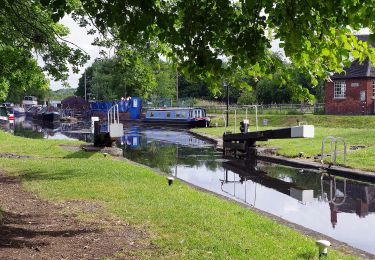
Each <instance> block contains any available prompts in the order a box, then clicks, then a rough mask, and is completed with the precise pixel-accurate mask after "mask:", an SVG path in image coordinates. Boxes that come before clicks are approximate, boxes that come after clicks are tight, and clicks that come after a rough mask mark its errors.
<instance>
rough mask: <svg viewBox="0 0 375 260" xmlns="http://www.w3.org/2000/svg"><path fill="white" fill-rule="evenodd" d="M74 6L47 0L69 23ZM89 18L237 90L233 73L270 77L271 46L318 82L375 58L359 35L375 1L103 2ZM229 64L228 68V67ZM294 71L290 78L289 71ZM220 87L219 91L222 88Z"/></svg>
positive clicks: (370, 23)
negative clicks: (354, 61) (157, 45)
mask: <svg viewBox="0 0 375 260" xmlns="http://www.w3.org/2000/svg"><path fill="white" fill-rule="evenodd" d="M67 3H69V1H68V0H65V1H64V0H61V1H54V0H43V4H44V6H46V7H47V8H49V9H51V10H53V11H54V14H56V15H57V16H60V17H62V16H63V14H64V13H65V12H67V11H69V8H67V7H66V6H67ZM81 3H82V7H83V11H84V12H85V13H86V14H87V16H88V17H89V19H92V20H93V21H94V22H95V25H96V26H97V28H98V29H99V30H100V31H102V32H105V31H106V30H107V28H113V29H114V30H115V31H116V32H117V33H118V37H119V38H121V39H122V40H125V41H127V42H128V43H130V44H138V45H142V46H144V45H146V43H148V42H150V41H159V42H162V43H164V44H165V47H166V49H165V55H167V56H168V57H170V58H172V59H174V60H176V61H178V63H179V68H181V69H182V68H185V69H186V70H187V71H189V72H190V74H193V75H200V76H204V77H206V78H209V79H210V80H213V79H216V80H218V81H221V80H222V79H223V78H224V79H227V80H228V81H230V83H232V84H233V82H231V81H234V80H235V78H232V74H231V71H232V70H233V69H242V70H245V71H246V72H247V73H248V75H250V76H264V75H265V74H269V73H270V72H269V68H270V63H271V62H272V59H269V55H270V54H269V51H268V49H269V48H270V46H271V45H270V43H271V41H272V40H273V39H278V40H280V42H281V44H280V46H281V47H283V48H284V50H285V54H286V56H287V57H288V58H289V59H290V60H291V61H292V63H293V64H295V65H296V66H298V67H301V68H305V69H306V70H307V71H308V72H309V74H310V75H311V77H312V82H313V83H314V85H316V84H317V79H316V77H325V76H327V75H328V74H329V72H331V71H339V72H340V71H342V68H343V65H348V64H349V62H350V55H351V57H353V58H358V59H360V60H361V61H362V60H364V59H365V57H366V56H369V57H370V59H371V61H372V62H375V51H374V49H370V48H369V46H368V44H367V43H365V42H361V41H359V40H358V38H356V37H354V36H353V35H352V30H351V29H354V30H358V29H360V28H363V27H368V28H370V29H374V28H375V17H374V15H373V13H374V10H375V1H373V0H369V1H322V0H295V1H271V0H264V1H254V0H240V1H228V0H219V1H218V0H194V1H179V0H175V1H155V0H154V1H130V0H123V1H103V0H81ZM223 57H225V59H226V63H227V65H228V66H223ZM286 72H288V71H286ZM215 86H216V87H218V86H219V84H216V85H215Z"/></svg>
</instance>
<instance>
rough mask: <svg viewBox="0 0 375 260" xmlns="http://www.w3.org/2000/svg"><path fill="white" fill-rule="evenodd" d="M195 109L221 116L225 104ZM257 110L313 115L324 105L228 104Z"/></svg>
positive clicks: (242, 108)
mask: <svg viewBox="0 0 375 260" xmlns="http://www.w3.org/2000/svg"><path fill="white" fill-rule="evenodd" d="M194 106H195V107H201V108H204V109H206V111H207V112H208V113H210V114H222V113H223V111H226V110H227V107H226V105H225V104H222V105H212V106H211V105H209V106H206V105H194ZM255 107H256V108H257V110H258V111H257V112H258V114H267V113H270V114H273V113H274V114H293V113H296V114H313V113H318V112H322V111H324V107H325V106H324V103H316V104H254V105H237V104H230V110H231V111H234V110H237V113H239V111H243V112H245V110H246V109H248V112H249V113H255V111H254V110H252V109H251V108H255ZM151 108H157V107H155V106H144V107H143V110H144V111H146V110H148V109H151Z"/></svg>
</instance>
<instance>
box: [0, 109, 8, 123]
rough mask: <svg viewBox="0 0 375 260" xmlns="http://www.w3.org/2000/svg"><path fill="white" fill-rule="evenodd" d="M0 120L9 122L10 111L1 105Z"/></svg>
mask: <svg viewBox="0 0 375 260" xmlns="http://www.w3.org/2000/svg"><path fill="white" fill-rule="evenodd" d="M0 121H1V122H8V121H9V119H8V111H7V108H6V107H5V106H0Z"/></svg>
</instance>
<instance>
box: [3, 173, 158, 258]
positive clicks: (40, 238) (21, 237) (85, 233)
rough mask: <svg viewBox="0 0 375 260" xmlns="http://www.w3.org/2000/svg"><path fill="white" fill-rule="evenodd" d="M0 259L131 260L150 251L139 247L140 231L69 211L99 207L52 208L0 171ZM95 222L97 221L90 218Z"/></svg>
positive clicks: (74, 204)
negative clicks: (82, 217) (108, 259)
mask: <svg viewBox="0 0 375 260" xmlns="http://www.w3.org/2000/svg"><path fill="white" fill-rule="evenodd" d="M0 207H1V209H2V210H3V211H4V214H3V218H2V219H1V220H0V259H100V258H102V257H104V256H109V257H111V258H116V259H123V258H126V259H129V258H130V259H132V258H133V259H134V258H137V257H136V256H137V255H139V254H137V252H139V251H153V250H152V247H150V246H149V245H147V244H144V243H142V241H145V239H146V238H147V235H146V233H145V232H142V231H139V230H134V229H133V228H131V227H129V226H128V225H126V224H124V223H122V222H120V221H116V220H113V219H109V218H105V217H103V218H102V219H100V220H96V221H90V222H89V221H79V220H78V219H77V218H76V217H74V216H75V213H74V209H80V211H81V210H83V211H84V212H85V213H86V214H88V216H89V215H90V214H91V213H92V214H96V215H97V214H98V213H97V212H98V211H99V212H100V210H101V207H100V206H97V205H96V206H95V205H93V204H92V203H91V204H89V203H85V202H79V201H71V202H66V203H64V204H62V205H55V204H52V203H49V202H46V201H43V200H41V199H39V198H38V197H37V196H36V195H35V194H33V193H30V192H26V191H24V190H23V188H22V185H21V183H20V181H19V180H18V179H17V178H13V177H7V176H5V174H4V173H2V172H1V171H0ZM93 219H97V218H93Z"/></svg>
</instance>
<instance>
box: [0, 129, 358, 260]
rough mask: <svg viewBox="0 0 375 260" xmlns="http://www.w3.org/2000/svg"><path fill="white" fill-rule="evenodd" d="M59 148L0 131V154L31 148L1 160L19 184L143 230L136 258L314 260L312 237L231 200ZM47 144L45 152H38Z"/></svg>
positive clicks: (120, 163)
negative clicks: (144, 244)
mask: <svg viewBox="0 0 375 260" xmlns="http://www.w3.org/2000/svg"><path fill="white" fill-rule="evenodd" d="M66 142H67V141H64V143H66ZM25 143H28V145H27V146H25V145H24V144H25ZM59 143H60V142H59V141H50V140H29V139H25V138H21V137H15V136H11V135H9V134H6V133H4V132H1V131H0V152H5V151H6V152H10V151H12V152H13V153H16V152H17V153H18V154H28V153H29V152H30V151H31V150H33V155H34V157H33V158H29V159H22V160H20V159H9V158H8V159H6V158H2V159H0V168H1V169H5V170H6V171H7V173H8V174H11V175H16V176H20V177H21V179H22V180H23V183H24V185H25V187H26V188H27V189H28V190H30V191H33V192H36V193H37V194H39V195H40V196H41V197H42V198H45V199H48V200H52V201H57V202H62V201H65V200H88V201H94V202H98V203H101V204H104V205H105V209H106V210H108V212H109V213H111V214H114V215H115V216H117V217H119V218H121V219H122V220H123V221H124V222H126V223H129V224H131V225H133V226H134V227H135V228H140V229H146V230H147V232H148V234H149V235H150V236H149V241H148V242H149V243H150V244H152V245H154V246H155V248H156V249H155V250H154V251H153V252H152V253H148V254H145V255H141V257H142V258H153V259H154V258H174V259H180V258H182V259H202V258H207V259H224V258H230V259H249V258H250V259H296V258H300V259H306V258H318V252H317V248H316V246H315V243H314V240H313V239H311V238H309V237H306V236H304V235H302V234H300V233H298V232H296V231H294V230H292V229H290V228H287V227H285V226H283V225H280V224H278V223H276V222H274V221H272V220H270V219H268V218H266V217H264V216H261V215H259V214H257V213H254V212H252V211H251V210H248V209H245V208H243V207H241V206H240V205H238V204H236V203H234V202H230V201H227V200H223V199H221V198H218V197H216V196H214V195H212V194H208V193H203V192H201V191H198V190H196V189H193V188H191V187H190V186H188V185H186V184H184V183H182V182H180V181H178V180H177V181H175V182H174V184H173V185H172V186H167V182H166V179H165V177H163V176H161V175H159V174H157V173H155V172H154V171H152V170H151V169H149V168H146V167H142V166H137V165H133V164H130V163H128V162H127V161H123V160H121V161H120V160H115V159H113V158H111V157H103V156H100V155H98V154H94V153H89V154H90V156H83V155H82V154H81V153H77V152H74V151H64V150H61V148H60V147H59V146H58V144H59ZM5 144H6V145H5ZM47 147H48V149H49V150H50V151H51V152H50V153H48V152H46V151H45V150H44V149H46V148H47ZM337 258H340V259H345V258H352V257H348V256H344V255H342V254H341V253H339V252H337V251H334V250H332V252H331V253H330V254H329V257H328V259H337Z"/></svg>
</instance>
